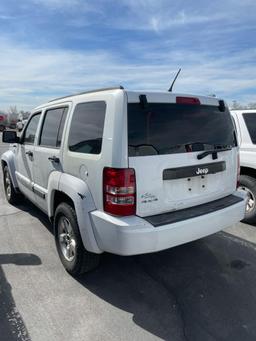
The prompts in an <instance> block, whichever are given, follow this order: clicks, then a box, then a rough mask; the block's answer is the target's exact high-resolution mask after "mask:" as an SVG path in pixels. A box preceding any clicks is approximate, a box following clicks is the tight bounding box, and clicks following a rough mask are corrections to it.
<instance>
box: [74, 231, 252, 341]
mask: <svg viewBox="0 0 256 341" xmlns="http://www.w3.org/2000/svg"><path fill="white" fill-rule="evenodd" d="M255 261H256V255H255V250H246V248H245V247H244V246H243V245H242V244H239V243H236V242H234V241H230V240H229V239H228V238H227V237H226V236H224V235H223V234H217V235H215V236H211V237H208V238H206V239H204V240H200V241H197V242H194V243H190V244H186V245H183V246H179V247H176V248H173V249H170V250H167V251H163V252H159V253H155V254H148V255H142V256H134V257H118V256H114V255H110V254H105V255H104V256H103V257H102V264H101V267H100V268H99V269H98V270H96V271H94V272H92V273H90V274H86V275H84V276H81V277H80V278H79V279H78V281H79V282H80V283H81V284H82V285H83V286H84V287H85V288H87V289H88V290H90V291H91V292H92V293H94V294H95V295H97V296H98V297H100V298H101V299H103V300H105V301H106V302H108V303H109V304H111V305H113V306H115V307H117V308H118V309H121V310H124V311H128V312H129V313H131V314H132V315H133V321H134V323H136V324H137V325H139V326H140V327H141V328H144V329H145V330H147V331H148V332H150V333H151V334H153V335H155V336H157V337H159V338H161V339H164V340H196V341H205V340H207V341H209V340H230V341H241V340H251V341H255V340H256V324H255V318H256V295H255V279H256V273H255V268H254V271H253V273H251V272H252V267H253V265H254V264H255Z"/></svg>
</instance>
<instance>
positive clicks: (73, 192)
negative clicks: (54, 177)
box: [48, 173, 102, 253]
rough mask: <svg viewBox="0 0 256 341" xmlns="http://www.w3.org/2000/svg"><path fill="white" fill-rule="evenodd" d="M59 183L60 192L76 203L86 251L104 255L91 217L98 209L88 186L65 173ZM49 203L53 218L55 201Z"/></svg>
mask: <svg viewBox="0 0 256 341" xmlns="http://www.w3.org/2000/svg"><path fill="white" fill-rule="evenodd" d="M58 183H59V184H58V190H59V191H61V192H63V193H65V194H66V195H67V196H69V197H70V198H71V199H72V201H73V203H74V206H75V210H76V215H77V221H78V226H79V230H80V234H81V238H82V241H83V244H84V247H85V249H86V250H87V251H90V252H94V253H102V250H100V249H99V247H98V245H97V242H96V239H95V236H94V232H93V227H92V225H91V220H90V216H89V212H91V211H94V210H95V209H96V207H95V204H94V201H93V198H92V195H91V192H90V190H89V188H88V186H87V184H86V183H85V182H84V181H82V180H81V179H78V178H76V177H74V176H73V175H70V174H65V173H64V174H63V173H62V174H61V176H60V178H59V181H58ZM50 192H53V191H50ZM50 192H49V193H50ZM48 202H49V203H51V204H50V205H51V207H49V210H48V212H49V213H50V214H49V215H50V216H52V215H53V200H52V199H50V198H49V200H48Z"/></svg>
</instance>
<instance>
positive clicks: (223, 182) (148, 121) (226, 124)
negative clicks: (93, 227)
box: [127, 94, 237, 217]
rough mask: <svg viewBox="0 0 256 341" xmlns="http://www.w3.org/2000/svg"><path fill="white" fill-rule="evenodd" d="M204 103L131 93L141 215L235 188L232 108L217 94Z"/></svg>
mask: <svg viewBox="0 0 256 341" xmlns="http://www.w3.org/2000/svg"><path fill="white" fill-rule="evenodd" d="M201 102H202V103H201ZM201 102H200V99H198V98H192V97H176V96H174V95H171V94H170V95H169V94H168V95H165V94H160V95H156V94H154V95H150V94H149V95H147V96H146V97H141V99H140V100H139V96H138V95H137V96H135V95H130V96H129V95H128V105H127V115H128V156H129V167H130V168H134V169H135V172H136V186H137V214H138V215H139V216H142V217H143V216H149V215H155V214H160V213H164V212H170V211H174V210H179V209H184V208H187V207H192V206H196V205H200V204H203V203H206V202H210V201H213V200H217V199H219V198H222V197H225V196H228V195H229V194H231V193H233V192H234V190H235V188H236V176H237V171H236V170H237V148H236V136H235V132H234V126H233V123H232V120H231V116H230V113H229V111H228V109H227V108H224V111H223V108H220V106H219V102H218V101H217V99H211V100H208V101H207V100H205V101H204V100H202V99H201ZM213 149H215V150H216V151H215V152H214V153H212V152H211V151H212V150H213ZM223 150H224V151H223ZM205 152H206V153H205ZM208 153H209V154H208Z"/></svg>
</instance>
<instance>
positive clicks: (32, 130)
mask: <svg viewBox="0 0 256 341" xmlns="http://www.w3.org/2000/svg"><path fill="white" fill-rule="evenodd" d="M40 116H41V113H38V114H36V115H34V116H33V117H32V118H31V120H30V121H29V123H28V125H27V128H26V131H25V134H24V138H23V142H24V143H31V144H33V143H34V141H35V136H36V129H37V126H38V122H39V119H40Z"/></svg>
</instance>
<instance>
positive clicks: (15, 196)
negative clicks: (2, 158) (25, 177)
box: [3, 166, 20, 205]
mask: <svg viewBox="0 0 256 341" xmlns="http://www.w3.org/2000/svg"><path fill="white" fill-rule="evenodd" d="M3 174H4V192H5V197H6V199H7V201H8V202H9V203H10V204H12V205H14V204H17V203H18V202H19V201H20V194H19V193H17V192H16V191H15V189H14V187H13V184H12V180H11V176H10V173H9V169H8V167H7V166H4V170H3Z"/></svg>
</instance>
